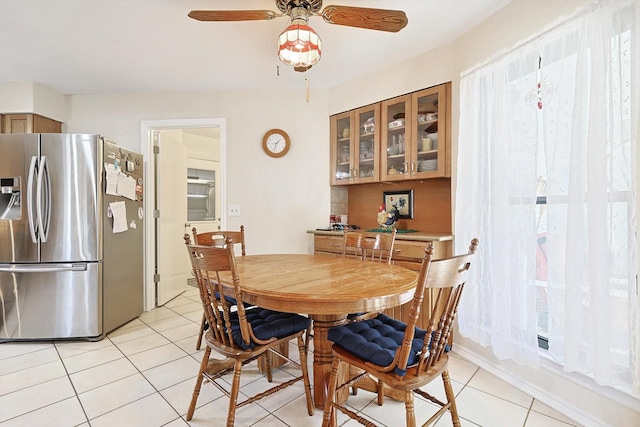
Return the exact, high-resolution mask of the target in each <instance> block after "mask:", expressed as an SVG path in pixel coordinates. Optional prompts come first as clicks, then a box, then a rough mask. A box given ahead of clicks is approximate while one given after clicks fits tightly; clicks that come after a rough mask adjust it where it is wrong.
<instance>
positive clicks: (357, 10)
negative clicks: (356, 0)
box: [321, 5, 409, 33]
mask: <svg viewBox="0 0 640 427" xmlns="http://www.w3.org/2000/svg"><path fill="white" fill-rule="evenodd" d="M321 15H322V17H323V18H324V20H325V21H326V22H328V23H330V24H336V25H346V26H347V27H358V28H368V29H370V30H379V31H389V32H392V33H397V32H398V31H400V30H401V29H403V28H404V27H406V26H407V22H409V20H408V19H407V15H406V14H405V13H404V12H403V11H401V10H388V9H372V8H367V7H352V6H333V5H330V6H327V7H325V8H324V10H323V11H322V14H321Z"/></svg>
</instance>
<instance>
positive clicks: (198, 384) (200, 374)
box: [187, 346, 211, 421]
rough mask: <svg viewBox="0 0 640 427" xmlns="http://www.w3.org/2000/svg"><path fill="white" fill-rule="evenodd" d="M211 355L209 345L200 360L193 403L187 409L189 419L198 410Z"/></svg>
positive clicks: (192, 398) (192, 397)
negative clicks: (201, 389) (197, 405)
mask: <svg viewBox="0 0 640 427" xmlns="http://www.w3.org/2000/svg"><path fill="white" fill-rule="evenodd" d="M210 355H211V348H209V347H208V346H207V348H206V350H205V351H204V356H202V362H200V371H199V372H198V379H196V386H195V387H194V388H193V396H191V403H190V404H189V410H188V411H187V421H189V420H190V419H191V418H192V417H193V412H194V411H195V410H196V403H197V402H198V396H199V395H200V388H202V380H203V379H204V371H205V370H206V369H207V365H208V363H209V356H210Z"/></svg>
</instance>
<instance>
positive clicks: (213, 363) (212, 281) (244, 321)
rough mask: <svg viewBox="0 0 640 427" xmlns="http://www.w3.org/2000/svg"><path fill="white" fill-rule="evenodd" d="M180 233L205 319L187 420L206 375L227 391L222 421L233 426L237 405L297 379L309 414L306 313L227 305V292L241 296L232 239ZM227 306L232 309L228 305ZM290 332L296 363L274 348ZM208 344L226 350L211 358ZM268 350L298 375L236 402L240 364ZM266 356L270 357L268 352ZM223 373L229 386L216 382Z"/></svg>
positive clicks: (268, 379) (311, 409)
mask: <svg viewBox="0 0 640 427" xmlns="http://www.w3.org/2000/svg"><path fill="white" fill-rule="evenodd" d="M185 237H186V238H185V241H186V244H187V245H186V246H187V251H188V252H189V258H190V260H191V264H192V266H193V271H194V273H195V275H196V281H197V283H198V289H199V290H200V299H201V300H202V306H203V309H204V312H205V316H206V318H207V322H208V324H209V325H210V326H209V329H208V330H207V332H206V334H205V336H204V340H205V343H206V346H207V347H206V349H205V351H204V355H203V357H202V363H201V364H200V370H199V372H198V378H197V380H196V385H195V387H194V390H193V396H192V398H191V403H190V405H189V409H188V411H187V420H191V418H192V417H193V413H194V411H195V408H196V403H197V400H198V395H199V394H200V388H201V386H202V381H203V380H204V379H205V378H207V379H208V380H209V381H211V382H212V383H213V384H214V385H216V386H217V387H218V389H219V390H220V391H222V392H223V393H224V394H225V395H227V396H228V397H229V410H228V413H227V427H232V426H233V424H234V421H235V413H236V409H237V408H240V407H242V406H244V405H247V404H249V403H252V402H255V401H256V400H258V399H262V398H263V397H266V396H269V395H271V394H273V393H276V392H278V391H280V390H283V389H284V388H286V387H289V386H291V385H293V384H294V383H296V382H298V381H300V380H302V381H303V383H304V391H305V396H306V401H307V412H308V413H309V415H313V410H314V406H313V401H312V397H311V384H310V382H309V372H308V365H307V344H308V340H309V323H310V321H309V319H308V318H306V317H304V316H300V315H298V314H293V313H281V312H277V311H273V310H266V309H263V308H260V307H253V308H251V309H245V307H244V305H243V304H237V305H235V306H234V305H232V304H231V303H230V302H229V301H228V300H227V298H225V297H226V296H229V297H233V298H235V299H236V300H237V301H242V279H241V277H239V275H238V272H237V269H236V259H235V254H234V251H233V243H232V240H231V239H230V238H229V237H227V238H225V240H224V241H223V244H219V242H214V243H218V244H215V245H213V246H201V245H192V244H190V242H189V236H188V235H187V236H185ZM221 274H222V275H224V277H225V278H226V279H227V283H230V284H231V285H232V286H231V288H230V289H227V290H225V289H224V287H223V286H221V283H222V282H221V279H220V277H221ZM216 295H219V297H216ZM232 307H234V308H235V309H234V310H231V308H232ZM294 338H295V339H296V340H297V343H298V349H299V353H300V363H297V362H295V361H294V360H291V359H289V357H287V356H286V355H283V354H282V353H281V352H279V350H278V348H279V347H280V346H281V344H283V343H288V342H289V341H290V340H292V339H294ZM212 350H215V351H216V352H218V353H220V354H221V355H223V356H225V357H226V359H225V360H219V359H216V358H210V355H211V351H212ZM267 353H271V354H272V355H275V356H277V357H280V358H283V359H285V360H287V361H288V362H289V363H291V364H292V365H293V366H296V367H298V368H299V369H300V370H301V375H300V376H298V377H295V378H293V379H291V380H289V381H286V382H283V383H281V384H279V385H277V386H274V387H271V388H269V389H268V390H265V391H263V392H261V393H258V394H256V395H254V396H251V397H248V398H247V399H245V400H243V401H242V402H240V403H238V394H239V389H240V376H241V373H242V368H243V366H245V365H246V364H247V363H250V362H252V361H254V360H256V359H258V358H259V357H261V356H262V355H264V354H267ZM265 359H266V360H269V358H268V357H267V358H265ZM228 373H233V375H232V377H231V378H228V381H229V382H230V383H231V390H230V391H229V390H228V388H229V387H228V384H226V382H225V381H224V380H223V381H221V383H219V382H218V380H221V379H222V377H223V376H224V375H226V374H228ZM266 377H267V381H268V382H271V381H272V376H271V368H270V367H269V368H268V371H267V376H266ZM225 384H226V387H225Z"/></svg>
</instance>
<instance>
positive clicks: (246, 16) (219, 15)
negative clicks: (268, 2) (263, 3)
mask: <svg viewBox="0 0 640 427" xmlns="http://www.w3.org/2000/svg"><path fill="white" fill-rule="evenodd" d="M277 16H278V15H277V14H276V13H275V12H274V11H272V10H192V11H191V12H189V18H192V19H195V20H197V21H261V20H264V19H274V18H275V17H277Z"/></svg>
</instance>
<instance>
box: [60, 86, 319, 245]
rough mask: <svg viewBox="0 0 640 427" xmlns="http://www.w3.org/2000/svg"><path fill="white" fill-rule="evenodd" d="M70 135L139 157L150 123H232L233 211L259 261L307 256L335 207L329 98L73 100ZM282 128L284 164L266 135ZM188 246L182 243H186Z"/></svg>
mask: <svg viewBox="0 0 640 427" xmlns="http://www.w3.org/2000/svg"><path fill="white" fill-rule="evenodd" d="M71 111H72V114H71V117H70V119H69V121H68V123H67V131H68V132H91V133H100V134H102V135H104V136H107V137H108V138H111V139H113V140H114V141H116V142H117V143H119V144H121V145H123V146H125V147H127V148H131V149H134V150H138V151H140V150H141V147H140V140H141V135H140V126H141V124H140V122H141V121H142V120H165V119H166V120H168V119H192V118H205V117H215V118H226V137H227V146H226V156H227V157H226V165H227V169H226V179H227V205H231V204H234V205H240V211H241V216H240V217H228V221H227V225H226V227H227V228H228V229H231V230H234V229H238V228H239V227H240V225H242V224H243V225H244V226H245V229H246V239H247V242H248V244H249V242H250V245H251V253H252V254H261V253H307V252H308V250H309V245H308V242H309V237H308V235H307V234H306V233H305V232H306V230H308V229H315V228H316V227H318V226H322V225H324V224H325V223H326V222H327V218H328V216H329V208H330V188H329V180H328V176H329V149H328V140H329V117H328V116H329V115H328V112H327V97H326V94H323V93H314V92H312V93H311V98H310V102H308V103H307V102H306V101H305V92H304V85H301V87H300V90H299V91H297V90H295V91H290V92H283V91H281V90H278V91H268V90H246V91H245V90H234V91H224V92H213V91H205V92H180V93H151V94H133V95H74V96H71ZM271 128H281V129H284V130H285V131H287V132H288V133H289V135H290V137H291V149H290V151H289V153H288V154H287V155H286V156H284V157H283V158H280V159H273V158H271V157H268V156H267V155H266V154H264V152H263V151H262V136H263V135H264V133H265V132H266V131H267V130H269V129H271ZM180 243H181V242H180Z"/></svg>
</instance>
